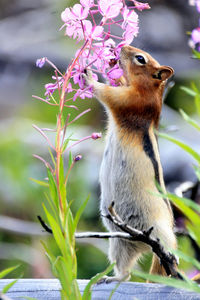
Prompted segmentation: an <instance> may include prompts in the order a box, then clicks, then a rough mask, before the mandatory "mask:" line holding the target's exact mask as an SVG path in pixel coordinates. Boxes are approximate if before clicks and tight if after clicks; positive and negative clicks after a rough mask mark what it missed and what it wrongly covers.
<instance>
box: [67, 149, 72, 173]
mask: <svg viewBox="0 0 200 300" xmlns="http://www.w3.org/2000/svg"><path fill="white" fill-rule="evenodd" d="M72 163H73V156H72V153H71V151H70V152H69V158H68V170H69V169H70V167H71V164H72Z"/></svg>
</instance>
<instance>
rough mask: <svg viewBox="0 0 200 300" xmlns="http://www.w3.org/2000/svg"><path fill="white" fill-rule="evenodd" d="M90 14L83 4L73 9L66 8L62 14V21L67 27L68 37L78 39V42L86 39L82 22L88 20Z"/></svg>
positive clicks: (76, 5)
mask: <svg viewBox="0 0 200 300" xmlns="http://www.w3.org/2000/svg"><path fill="white" fill-rule="evenodd" d="M88 12H89V8H88V7H85V8H84V7H83V6H82V5H81V4H75V5H74V6H73V7H72V8H71V9H70V8H66V9H65V10H64V11H63V12H62V13H61V19H62V21H63V22H64V23H65V26H66V35H68V36H69V37H73V39H77V41H78V42H79V41H80V40H82V39H83V38H84V34H83V28H82V24H81V22H84V20H85V19H86V18H87V16H88Z"/></svg>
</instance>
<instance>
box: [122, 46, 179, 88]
mask: <svg viewBox="0 0 200 300" xmlns="http://www.w3.org/2000/svg"><path fill="white" fill-rule="evenodd" d="M119 63H120V66H121V67H122V69H123V71H124V78H125V79H126V83H127V85H134V86H143V87H145V86H146V87H147V88H156V89H157V88H159V87H160V86H163V87H164V85H165V83H166V81H167V79H169V78H170V77H171V76H172V75H173V73H174V70H173V69H172V68H171V67H168V66H161V65H160V64H159V63H158V62H157V61H156V60H155V59H154V58H153V57H152V56H151V55H149V54H148V53H147V52H145V51H143V50H140V49H138V48H134V47H131V46H124V47H122V49H121V54H120V61H119Z"/></svg>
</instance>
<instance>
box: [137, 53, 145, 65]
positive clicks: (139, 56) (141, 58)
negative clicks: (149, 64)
mask: <svg viewBox="0 0 200 300" xmlns="http://www.w3.org/2000/svg"><path fill="white" fill-rule="evenodd" d="M135 58H136V59H137V61H138V62H139V63H140V64H141V65H145V64H146V60H145V58H144V57H143V56H142V55H136V56H135Z"/></svg>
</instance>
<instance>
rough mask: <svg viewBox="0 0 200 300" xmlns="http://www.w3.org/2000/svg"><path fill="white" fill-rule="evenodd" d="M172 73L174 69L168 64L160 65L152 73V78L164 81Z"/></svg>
mask: <svg viewBox="0 0 200 300" xmlns="http://www.w3.org/2000/svg"><path fill="white" fill-rule="evenodd" d="M173 74H174V70H173V69H172V68H171V67H168V66H161V67H160V68H159V69H158V70H157V71H156V72H155V73H154V74H153V78H155V79H159V80H162V81H165V80H166V79H168V78H170V77H171V76H172V75H173Z"/></svg>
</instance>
